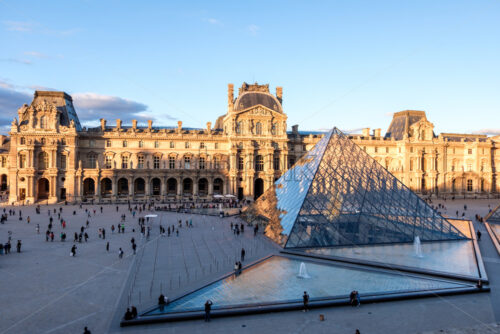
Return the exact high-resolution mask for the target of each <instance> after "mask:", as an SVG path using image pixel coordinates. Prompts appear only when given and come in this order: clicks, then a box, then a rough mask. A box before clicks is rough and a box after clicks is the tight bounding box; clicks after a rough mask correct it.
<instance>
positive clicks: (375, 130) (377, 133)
mask: <svg viewBox="0 0 500 334" xmlns="http://www.w3.org/2000/svg"><path fill="white" fill-rule="evenodd" d="M381 132H382V129H373V135H374V136H375V137H376V138H380V133H381Z"/></svg>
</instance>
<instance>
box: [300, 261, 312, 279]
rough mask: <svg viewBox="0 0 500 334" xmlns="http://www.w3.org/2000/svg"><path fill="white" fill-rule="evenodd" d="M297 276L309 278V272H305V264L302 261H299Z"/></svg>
mask: <svg viewBox="0 0 500 334" xmlns="http://www.w3.org/2000/svg"><path fill="white" fill-rule="evenodd" d="M297 277H298V278H311V276H309V274H308V273H307V269H306V264H305V263H304V262H301V263H300V268H299V275H298V276H297Z"/></svg>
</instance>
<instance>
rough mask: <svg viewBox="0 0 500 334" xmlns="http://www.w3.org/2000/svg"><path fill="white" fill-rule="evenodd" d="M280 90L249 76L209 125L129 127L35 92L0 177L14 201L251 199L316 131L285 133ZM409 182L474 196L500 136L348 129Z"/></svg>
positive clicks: (419, 125)
mask: <svg viewBox="0 0 500 334" xmlns="http://www.w3.org/2000/svg"><path fill="white" fill-rule="evenodd" d="M282 103H283V90H282V88H281V87H277V88H276V94H275V95H273V94H271V93H270V91H269V85H258V84H253V85H249V84H246V83H244V84H243V85H242V86H241V88H240V89H239V92H238V96H237V97H236V98H235V97H234V88H233V85H232V84H229V85H228V110H227V113H226V114H225V115H223V116H221V117H219V118H218V119H217V120H216V122H215V126H214V127H212V124H211V123H210V122H208V123H207V126H206V128H205V129H190V128H183V127H182V122H178V124H177V127H155V126H153V123H152V121H149V122H148V125H147V126H138V124H137V121H132V125H123V124H122V121H121V120H119V119H118V120H116V125H115V126H109V125H108V124H107V122H106V120H104V119H102V120H101V125H100V126H99V127H95V128H83V127H82V126H81V125H80V122H79V120H78V116H77V114H76V111H75V110H74V108H73V103H72V99H71V97H70V96H69V95H67V94H66V93H63V92H44V91H36V92H35V96H34V99H33V101H32V103H31V104H30V105H29V106H28V105H24V106H22V107H21V108H19V110H18V119H19V120H17V119H14V121H13V122H12V126H11V131H10V133H9V135H10V136H9V137H5V136H3V137H2V138H0V139H1V145H2V146H1V148H0V159H1V160H0V181H1V186H2V190H6V189H7V188H8V191H9V202H11V203H12V202H16V203H19V202H28V203H34V202H39V201H42V202H43V203H45V202H47V203H55V202H59V201H63V200H67V201H70V202H73V201H77V202H78V201H82V200H90V199H93V200H95V201H104V202H106V201H119V200H123V201H126V200H132V201H134V200H139V201H141V200H151V199H155V200H158V201H178V200H212V199H213V198H214V197H215V198H217V197H220V196H222V195H233V196H235V197H236V198H239V199H247V200H253V199H254V198H256V197H258V196H259V195H260V194H262V192H263V191H264V190H265V189H267V188H268V187H269V186H271V185H272V184H273V182H274V181H275V180H276V179H277V178H279V177H280V175H281V174H282V173H283V172H284V171H285V170H286V169H288V168H289V167H290V166H291V165H293V164H294V163H295V162H296V161H297V160H298V159H300V157H301V156H302V155H303V154H304V153H305V152H306V151H308V150H310V149H311V148H312V147H313V146H314V145H315V143H316V142H317V141H318V140H319V139H320V138H321V136H322V134H321V133H318V132H300V131H298V126H296V125H295V126H293V127H292V131H290V132H287V116H286V114H285V113H284V112H283V107H282ZM350 136H351V138H352V139H353V140H354V141H355V142H356V143H357V144H358V145H360V146H361V147H363V149H365V150H366V152H367V153H369V154H370V155H372V156H373V157H374V158H375V159H376V160H377V161H378V162H380V163H381V164H382V165H383V166H384V167H386V168H387V169H388V170H389V171H390V172H391V173H393V174H394V175H395V176H396V177H398V178H399V179H400V180H401V181H403V183H405V184H406V185H407V186H409V187H410V188H411V189H413V190H415V191H417V192H422V193H430V192H432V193H438V194H447V195H451V194H461V195H469V196H478V195H485V196H491V195H492V194H496V192H497V190H498V189H499V188H500V183H498V182H499V181H498V180H499V177H498V171H497V168H496V166H498V165H499V164H500V152H499V151H498V145H499V144H500V137H493V138H491V137H490V138H488V137H487V136H481V135H466V134H440V135H439V136H436V135H435V134H434V132H433V125H432V123H430V122H429V121H428V120H427V118H426V116H425V113H424V112H422V111H403V112H399V113H396V114H395V115H394V118H393V121H392V123H391V125H390V126H389V129H388V131H387V133H386V135H385V136H382V135H381V130H380V129H376V130H374V131H373V134H370V130H369V129H364V131H363V133H362V134H359V135H350Z"/></svg>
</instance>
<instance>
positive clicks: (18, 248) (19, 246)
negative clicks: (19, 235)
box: [17, 240, 21, 253]
mask: <svg viewBox="0 0 500 334" xmlns="http://www.w3.org/2000/svg"><path fill="white" fill-rule="evenodd" d="M17 252H18V253H21V240H17Z"/></svg>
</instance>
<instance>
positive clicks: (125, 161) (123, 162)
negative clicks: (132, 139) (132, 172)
mask: <svg viewBox="0 0 500 334" xmlns="http://www.w3.org/2000/svg"><path fill="white" fill-rule="evenodd" d="M122 168H123V169H126V168H128V157H127V156H123V157H122Z"/></svg>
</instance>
